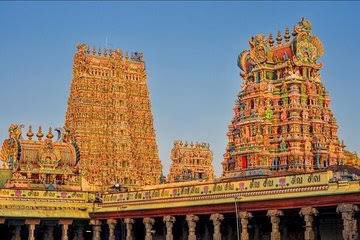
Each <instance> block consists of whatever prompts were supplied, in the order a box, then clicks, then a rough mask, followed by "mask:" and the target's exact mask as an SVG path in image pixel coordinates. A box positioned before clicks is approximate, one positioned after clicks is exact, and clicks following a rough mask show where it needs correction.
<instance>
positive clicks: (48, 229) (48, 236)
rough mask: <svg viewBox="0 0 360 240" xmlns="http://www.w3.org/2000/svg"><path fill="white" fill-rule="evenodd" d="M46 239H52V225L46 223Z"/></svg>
mask: <svg viewBox="0 0 360 240" xmlns="http://www.w3.org/2000/svg"><path fill="white" fill-rule="evenodd" d="M45 239H46V240H54V225H52V224H51V225H47V227H46V232H45Z"/></svg>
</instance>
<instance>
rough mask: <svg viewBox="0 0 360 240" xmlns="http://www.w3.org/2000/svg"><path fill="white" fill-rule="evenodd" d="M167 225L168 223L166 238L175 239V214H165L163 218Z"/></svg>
mask: <svg viewBox="0 0 360 240" xmlns="http://www.w3.org/2000/svg"><path fill="white" fill-rule="evenodd" d="M163 221H164V223H165V225H166V238H165V239H166V240H173V239H174V236H173V232H172V230H173V226H174V222H175V221H176V219H175V217H173V216H165V217H164V219H163Z"/></svg>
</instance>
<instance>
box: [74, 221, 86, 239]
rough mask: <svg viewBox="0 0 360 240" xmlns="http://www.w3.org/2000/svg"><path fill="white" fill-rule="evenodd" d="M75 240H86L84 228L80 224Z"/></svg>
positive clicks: (77, 227)
mask: <svg viewBox="0 0 360 240" xmlns="http://www.w3.org/2000/svg"><path fill="white" fill-rule="evenodd" d="M73 240H84V226H83V225H81V224H79V225H77V226H76V230H75V236H74V239H73Z"/></svg>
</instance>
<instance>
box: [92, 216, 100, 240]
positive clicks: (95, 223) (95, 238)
mask: <svg viewBox="0 0 360 240" xmlns="http://www.w3.org/2000/svg"><path fill="white" fill-rule="evenodd" d="M90 224H91V225H92V229H93V234H92V240H100V232H101V222H100V221H99V220H95V219H92V220H91V221H90Z"/></svg>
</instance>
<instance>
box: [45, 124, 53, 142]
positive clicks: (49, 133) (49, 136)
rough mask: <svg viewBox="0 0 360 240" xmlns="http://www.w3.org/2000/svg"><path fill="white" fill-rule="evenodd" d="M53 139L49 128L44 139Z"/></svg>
mask: <svg viewBox="0 0 360 240" xmlns="http://www.w3.org/2000/svg"><path fill="white" fill-rule="evenodd" d="M53 137H54V134H53V133H52V129H51V127H50V128H49V132H48V134H47V135H46V138H48V139H52V138H53Z"/></svg>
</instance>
